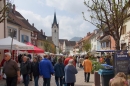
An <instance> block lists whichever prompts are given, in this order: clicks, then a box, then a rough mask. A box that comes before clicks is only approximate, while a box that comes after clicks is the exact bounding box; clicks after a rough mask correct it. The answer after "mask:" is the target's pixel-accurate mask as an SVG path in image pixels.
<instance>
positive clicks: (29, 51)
mask: <svg viewBox="0 0 130 86" xmlns="http://www.w3.org/2000/svg"><path fill="white" fill-rule="evenodd" d="M26 44H27V45H29V46H32V47H34V49H33V50H28V53H44V50H42V49H40V48H38V47H36V46H34V45H33V44H31V43H30V42H28V43H26Z"/></svg>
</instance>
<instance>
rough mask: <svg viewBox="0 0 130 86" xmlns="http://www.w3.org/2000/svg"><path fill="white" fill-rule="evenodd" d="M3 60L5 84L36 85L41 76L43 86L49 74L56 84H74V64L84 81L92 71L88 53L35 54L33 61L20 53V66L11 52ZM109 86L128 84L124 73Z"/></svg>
mask: <svg viewBox="0 0 130 86" xmlns="http://www.w3.org/2000/svg"><path fill="white" fill-rule="evenodd" d="M4 59H5V62H4V65H3V72H2V74H1V77H0V79H3V78H4V77H3V76H4V75H6V85H7V86H17V84H18V82H21V81H22V83H23V84H24V86H29V82H30V81H34V86H39V85H38V80H39V78H40V77H42V78H43V86H50V82H51V76H54V77H55V84H56V85H57V86H63V85H64V86H75V82H76V76H75V75H76V74H77V73H78V71H77V69H76V66H78V67H80V68H82V69H83V70H84V82H86V83H87V82H89V80H90V75H91V71H92V66H93V65H92V62H91V60H89V56H88V55H84V56H83V57H79V56H68V57H66V58H65V57H64V56H59V57H56V56H55V55H48V54H44V55H43V57H42V56H39V55H35V56H34V57H33V61H32V60H31V59H30V58H29V57H28V56H27V55H22V57H21V61H20V59H19V61H20V66H18V64H17V62H16V61H14V60H12V59H11V53H10V52H7V53H5V57H4ZM33 79H34V80H33ZM109 85H110V86H128V83H127V80H126V75H125V74H124V73H122V72H119V73H118V74H117V75H115V77H114V78H112V79H111V80H110V82H109Z"/></svg>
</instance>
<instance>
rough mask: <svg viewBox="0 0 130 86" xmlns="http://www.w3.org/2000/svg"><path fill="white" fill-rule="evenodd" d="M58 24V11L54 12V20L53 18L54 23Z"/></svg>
mask: <svg viewBox="0 0 130 86" xmlns="http://www.w3.org/2000/svg"><path fill="white" fill-rule="evenodd" d="M54 23H55V24H57V19H56V12H55V13H54V20H53V24H54Z"/></svg>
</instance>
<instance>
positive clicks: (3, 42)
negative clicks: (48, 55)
mask: <svg viewBox="0 0 130 86" xmlns="http://www.w3.org/2000/svg"><path fill="white" fill-rule="evenodd" d="M11 41H12V38H11V37H7V38H4V39H0V49H9V50H10V49H11ZM33 49H34V47H33V46H29V45H26V44H24V43H21V42H19V41H17V40H16V39H13V43H12V50H33Z"/></svg>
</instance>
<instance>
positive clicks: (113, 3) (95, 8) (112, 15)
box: [82, 0, 130, 50]
mask: <svg viewBox="0 0 130 86" xmlns="http://www.w3.org/2000/svg"><path fill="white" fill-rule="evenodd" d="M84 4H85V6H86V7H87V8H88V12H90V18H91V20H87V19H86V18H85V15H84V12H82V13H83V17H84V19H85V20H86V21H88V22H89V23H91V24H93V25H94V26H96V27H97V28H99V29H102V31H103V32H104V31H105V30H106V29H107V34H108V35H111V36H112V37H113V38H114V40H116V41H115V42H116V49H117V50H120V37H121V32H122V29H123V24H124V22H125V20H126V19H127V18H128V17H129V15H128V9H129V6H130V2H129V1H128V0H88V1H87V2H86V1H85V0H84Z"/></svg>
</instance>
